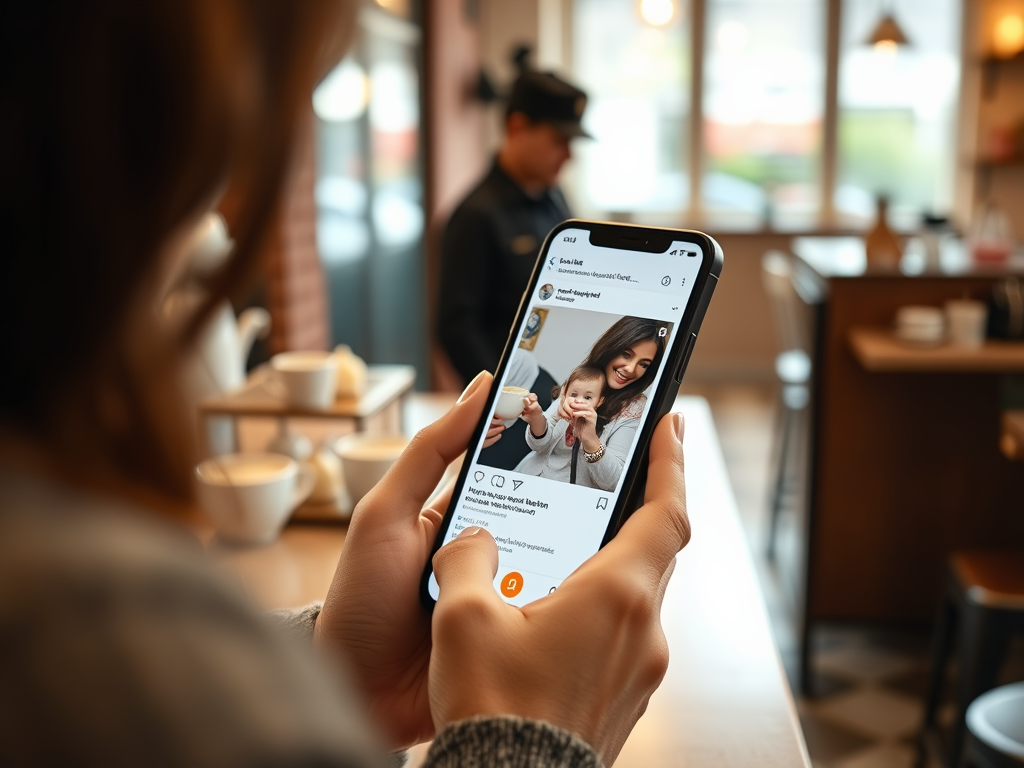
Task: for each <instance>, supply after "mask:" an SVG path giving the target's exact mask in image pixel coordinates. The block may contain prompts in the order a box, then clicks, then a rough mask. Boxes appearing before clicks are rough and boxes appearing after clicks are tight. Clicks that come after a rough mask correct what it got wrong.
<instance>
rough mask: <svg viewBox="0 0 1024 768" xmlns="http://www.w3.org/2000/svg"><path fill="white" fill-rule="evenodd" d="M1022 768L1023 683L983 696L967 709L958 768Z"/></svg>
mask: <svg viewBox="0 0 1024 768" xmlns="http://www.w3.org/2000/svg"><path fill="white" fill-rule="evenodd" d="M1022 765H1024V683H1014V684H1013V685H1004V686H1002V687H1000V688H996V689H995V690H992V691H989V692H988V693H983V694H982V695H981V696H979V697H978V698H977V699H975V700H974V701H973V702H972V703H971V706H969V707H968V708H967V742H966V744H965V745H964V759H963V760H962V761H961V763H960V766H961V768H1019V767H1020V766H1022Z"/></svg>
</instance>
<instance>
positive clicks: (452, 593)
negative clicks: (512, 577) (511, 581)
mask: <svg viewBox="0 0 1024 768" xmlns="http://www.w3.org/2000/svg"><path fill="white" fill-rule="evenodd" d="M497 572H498V545H497V544H495V543H494V537H493V536H491V534H490V533H489V532H488V531H486V530H485V529H483V528H477V527H472V528H466V529H465V530H464V531H462V533H460V534H459V535H458V536H457V537H455V539H453V540H452V541H450V542H448V543H447V544H445V545H444V546H443V547H441V548H440V549H439V550H438V551H437V553H436V554H435V555H434V575H435V576H436V577H437V585H438V587H439V589H440V596H439V598H438V601H437V608H436V613H435V616H441V615H442V614H443V612H444V610H446V609H447V610H454V609H455V608H456V607H458V608H459V609H463V608H464V607H465V606H466V604H467V603H473V604H474V605H486V604H487V603H493V604H495V605H498V604H501V603H502V599H501V598H500V597H499V596H498V593H497V592H495V591H494V575H495V574H496V573H497Z"/></svg>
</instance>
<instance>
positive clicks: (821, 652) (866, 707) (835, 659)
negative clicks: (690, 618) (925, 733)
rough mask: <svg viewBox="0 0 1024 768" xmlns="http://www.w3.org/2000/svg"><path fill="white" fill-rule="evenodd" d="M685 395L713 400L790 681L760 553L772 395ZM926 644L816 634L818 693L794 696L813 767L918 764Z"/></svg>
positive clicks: (886, 635)
mask: <svg viewBox="0 0 1024 768" xmlns="http://www.w3.org/2000/svg"><path fill="white" fill-rule="evenodd" d="M684 394H696V395H700V396H702V397H706V398H707V399H708V401H709V402H710V404H711V410H712V413H713V415H714V418H715V426H716V428H717V429H718V433H719V438H720V441H721V445H722V451H723V453H724V455H725V461H726V465H727V467H728V471H729V476H730V480H731V482H732V485H733V490H734V492H735V495H736V501H737V505H738V507H739V511H740V517H741V519H742V522H743V525H744V529H745V531H746V534H747V542H748V544H749V546H750V549H751V553H752V554H753V556H754V561H755V563H756V565H757V569H758V574H759V576H760V578H761V586H762V590H763V592H764V595H765V601H766V603H767V606H768V612H769V616H770V618H771V621H772V628H773V630H774V632H775V636H776V641H777V643H778V646H779V651H780V653H781V655H782V659H783V663H784V665H785V666H786V669H787V672H788V673H789V674H790V679H791V681H793V680H794V674H793V673H794V671H795V669H796V666H797V664H796V662H797V642H796V633H795V627H794V622H793V617H792V614H791V611H790V610H789V608H788V606H787V604H786V601H785V600H784V599H783V596H782V594H781V590H780V589H779V586H778V583H777V580H776V578H775V574H774V572H773V570H772V569H771V567H770V566H769V565H768V563H767V561H766V559H765V557H764V552H765V533H766V528H767V527H766V519H767V499H768V488H769V475H770V472H769V461H770V458H769V457H770V454H771V444H772V426H773V421H772V419H773V413H774V404H775V400H774V397H775V394H774V390H773V389H772V388H770V387H759V386H742V385H729V386H714V387H693V386H689V387H686V389H685V390H684ZM928 644H929V637H928V633H927V631H926V630H916V631H915V630H892V629H887V628H878V627H873V626H872V627H867V626H854V627H850V626H844V627H826V628H823V629H820V630H818V631H816V633H815V653H814V657H813V659H814V660H813V670H812V671H813V675H814V689H815V692H816V695H815V697H814V698H804V697H798V698H797V709H798V711H799V713H800V720H801V723H802V725H803V728H804V736H805V738H806V740H807V748H808V751H809V752H810V755H811V760H812V762H813V763H814V766H815V768H890V767H891V768H909V767H910V766H913V765H915V759H916V741H915V740H916V736H917V732H918V728H919V726H920V723H921V718H922V714H923V697H924V691H925V686H926V680H927V677H926V675H927V664H928ZM1022 646H1024V644H1021V643H1018V644H1017V645H1016V646H1015V648H1014V650H1013V652H1012V654H1011V655H1012V659H1011V661H1010V662H1009V663H1008V665H1007V667H1006V669H1004V672H1003V675H1002V677H1003V679H1004V681H1005V682H1010V681H1012V680H1021V679H1024V647H1022ZM795 691H796V688H795V686H794V692H795ZM950 717H951V711H950V710H949V708H948V707H946V708H945V709H944V710H943V711H942V712H940V721H942V720H946V721H948V720H949V718H950ZM931 765H936V766H937V765H938V764H937V763H929V766H931Z"/></svg>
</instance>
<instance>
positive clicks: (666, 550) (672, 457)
mask: <svg viewBox="0 0 1024 768" xmlns="http://www.w3.org/2000/svg"><path fill="white" fill-rule="evenodd" d="M682 441H683V417H682V415H681V414H678V413H675V414H669V415H667V416H666V417H665V418H663V419H662V420H661V421H660V422H659V424H658V428H657V429H656V430H655V432H654V438H653V439H652V440H651V449H650V463H649V465H648V470H647V490H646V493H645V495H644V505H643V506H642V507H640V509H638V510H637V511H636V512H634V513H633V515H632V516H631V517H630V518H629V519H628V520H627V521H626V523H625V524H624V525H623V526H622V530H620V531H619V532H618V533H617V534H616V535H615V538H614V539H612V540H611V541H610V542H609V543H608V545H607V546H606V547H605V548H604V549H602V550H601V551H600V552H598V554H597V555H596V556H595V557H598V558H601V557H614V558H617V559H618V558H621V561H622V562H623V563H631V564H633V567H636V566H637V565H641V566H643V565H646V569H647V570H648V571H649V575H650V578H651V579H653V580H654V583H655V584H660V583H661V581H662V579H663V577H664V574H665V572H666V570H668V569H669V568H670V567H672V564H673V562H674V560H675V556H676V555H677V554H678V553H679V551H680V550H681V549H682V548H683V547H685V546H686V544H687V542H688V541H689V540H690V519H689V517H688V516H687V514H686V486H685V479H684V476H683V445H682Z"/></svg>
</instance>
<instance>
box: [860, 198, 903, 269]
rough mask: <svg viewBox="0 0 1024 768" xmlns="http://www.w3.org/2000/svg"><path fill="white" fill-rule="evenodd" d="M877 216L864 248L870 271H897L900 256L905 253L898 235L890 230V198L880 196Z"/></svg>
mask: <svg viewBox="0 0 1024 768" xmlns="http://www.w3.org/2000/svg"><path fill="white" fill-rule="evenodd" d="M875 204H876V206H877V214H876V219H875V226H873V227H872V228H871V231H869V232H868V234H867V237H865V238H864V248H865V251H866V252H867V257H868V268H869V269H892V270H895V269H896V268H897V267H898V266H899V263H900V255H901V253H902V251H903V249H902V247H901V246H900V241H899V238H898V237H896V233H895V232H893V231H892V230H891V229H890V228H889V222H888V219H887V216H888V212H889V198H887V197H884V196H879V197H878V198H876V201H875Z"/></svg>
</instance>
